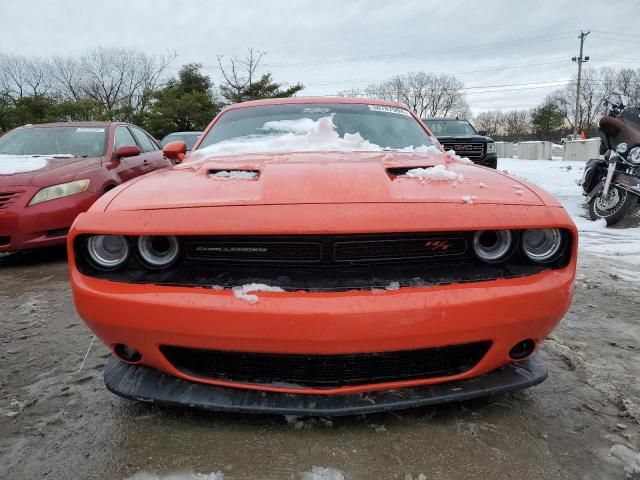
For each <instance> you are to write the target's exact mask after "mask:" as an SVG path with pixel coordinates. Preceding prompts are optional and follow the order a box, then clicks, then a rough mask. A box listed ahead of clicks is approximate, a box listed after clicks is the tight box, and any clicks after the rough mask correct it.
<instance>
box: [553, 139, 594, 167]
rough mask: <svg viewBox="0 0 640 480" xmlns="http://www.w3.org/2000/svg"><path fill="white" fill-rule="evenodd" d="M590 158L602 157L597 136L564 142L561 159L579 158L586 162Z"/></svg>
mask: <svg viewBox="0 0 640 480" xmlns="http://www.w3.org/2000/svg"><path fill="white" fill-rule="evenodd" d="M591 158H602V155H600V139H599V138H589V139H587V140H574V141H567V142H564V153H563V154H562V160H581V161H583V162H586V161H587V160H589V159H591Z"/></svg>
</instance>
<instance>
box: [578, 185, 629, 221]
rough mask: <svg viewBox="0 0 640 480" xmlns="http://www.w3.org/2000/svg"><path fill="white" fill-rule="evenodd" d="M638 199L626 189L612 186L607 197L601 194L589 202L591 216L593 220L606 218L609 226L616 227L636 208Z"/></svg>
mask: <svg viewBox="0 0 640 480" xmlns="http://www.w3.org/2000/svg"><path fill="white" fill-rule="evenodd" d="M637 200H638V197H636V196H635V195H632V194H630V193H629V192H627V191H626V190H625V189H624V188H620V187H614V186H611V188H610V189H609V194H608V195H607V196H606V197H605V196H603V195H602V192H599V193H598V194H597V195H596V196H595V197H593V198H592V199H591V201H590V202H589V216H590V217H591V220H598V219H600V218H604V219H605V220H606V221H607V225H614V224H616V223H618V222H619V221H620V220H622V219H623V218H624V216H625V215H626V214H627V213H628V212H629V211H630V210H631V209H632V208H633V207H634V206H635V204H636V201H637Z"/></svg>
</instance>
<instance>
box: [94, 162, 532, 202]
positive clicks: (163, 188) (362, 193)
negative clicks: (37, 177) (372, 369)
mask: <svg viewBox="0 0 640 480" xmlns="http://www.w3.org/2000/svg"><path fill="white" fill-rule="evenodd" d="M436 165H444V167H438V168H439V169H443V168H445V167H446V169H447V170H448V171H451V172H455V173H456V174H459V175H461V177H458V178H457V179H456V180H442V181H439V180H425V179H417V178H408V177H406V176H403V175H402V174H403V173H404V172H405V171H406V170H407V169H410V168H418V167H423V168H424V167H426V168H429V167H434V166H436ZM230 170H249V171H253V172H255V173H256V176H255V177H254V178H251V179H250V178H219V177H217V176H215V172H219V171H230ZM116 190H117V191H114V192H113V196H111V195H109V196H108V197H107V198H106V199H104V200H103V201H102V202H100V204H98V208H100V207H102V208H105V209H106V208H108V210H122V211H125V210H150V209H166V208H188V207H206V206H223V205H286V204H346V203H404V202H421V203H425V202H426V203H468V204H470V205H473V204H514V205H545V202H543V200H542V199H541V198H540V196H539V195H537V194H536V193H535V192H534V191H533V189H532V188H530V187H529V186H527V185H525V184H523V183H521V182H519V181H516V180H515V179H513V178H511V177H509V176H508V175H504V174H502V173H500V172H496V171H495V170H491V169H487V168H483V167H479V166H476V165H473V164H467V163H462V162H459V161H455V160H453V159H452V158H451V157H450V156H448V155H446V154H443V153H436V154H423V153H401V152H357V153H354V152H305V153H286V154H281V153H278V154H268V155H267V154H250V155H241V156H226V157H224V156H217V157H205V158H202V159H197V160H194V159H189V158H187V161H186V162H184V163H182V164H181V165H178V166H175V167H172V168H169V169H164V170H160V171H157V172H155V173H153V174H150V175H146V176H145V177H144V178H140V179H137V180H134V181H132V182H129V183H128V184H127V185H124V186H122V187H120V188H119V189H116Z"/></svg>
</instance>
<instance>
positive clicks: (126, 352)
mask: <svg viewBox="0 0 640 480" xmlns="http://www.w3.org/2000/svg"><path fill="white" fill-rule="evenodd" d="M113 351H114V352H115V354H116V355H117V356H118V357H119V358H120V359H121V360H124V361H125V362H129V363H137V362H139V361H140V360H141V359H142V355H140V352H138V351H137V350H136V349H135V348H132V347H130V346H129V345H125V344H124V343H116V344H115V345H114V346H113Z"/></svg>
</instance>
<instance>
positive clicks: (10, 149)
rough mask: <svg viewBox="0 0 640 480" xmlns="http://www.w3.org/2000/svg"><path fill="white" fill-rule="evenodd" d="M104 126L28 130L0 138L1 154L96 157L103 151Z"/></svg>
mask: <svg viewBox="0 0 640 480" xmlns="http://www.w3.org/2000/svg"><path fill="white" fill-rule="evenodd" d="M106 139H107V129H106V128H104V127H27V128H17V129H15V130H12V131H10V132H7V133H6V134H5V135H3V136H2V137H0V155H73V156H74V157H99V156H102V155H104V152H105V149H106V144H107V142H106Z"/></svg>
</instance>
